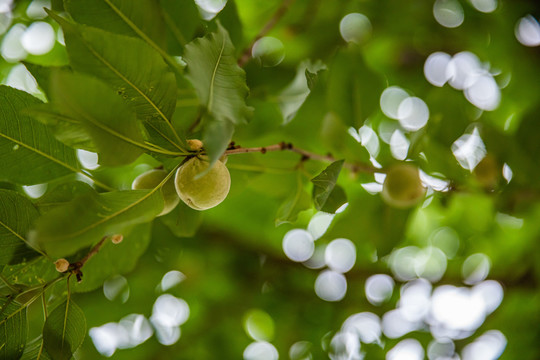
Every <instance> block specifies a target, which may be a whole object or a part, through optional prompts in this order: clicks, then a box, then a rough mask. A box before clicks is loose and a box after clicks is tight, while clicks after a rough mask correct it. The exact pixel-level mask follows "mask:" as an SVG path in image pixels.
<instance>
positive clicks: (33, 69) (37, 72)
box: [23, 61, 68, 97]
mask: <svg viewBox="0 0 540 360" xmlns="http://www.w3.org/2000/svg"><path fill="white" fill-rule="evenodd" d="M23 65H24V66H25V67H26V69H27V70H28V71H29V72H30V74H32V76H33V77H34V79H36V81H37V83H38V85H39V87H40V88H41V90H42V91H43V92H44V93H45V95H46V96H47V97H49V89H50V87H51V86H50V83H51V73H52V71H55V70H56V69H58V68H59V67H50V66H42V65H37V64H32V63H29V62H27V61H23ZM63 69H64V70H67V69H68V68H67V67H64V68H63Z"/></svg>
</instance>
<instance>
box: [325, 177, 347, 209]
mask: <svg viewBox="0 0 540 360" xmlns="http://www.w3.org/2000/svg"><path fill="white" fill-rule="evenodd" d="M346 202H347V194H345V190H343V188H342V187H341V186H339V185H337V184H336V186H334V189H333V190H332V192H331V193H330V196H328V199H326V202H325V203H324V206H323V207H322V208H321V209H320V210H321V211H324V212H327V213H331V214H333V213H335V212H336V210H337V209H339V208H340V207H341V206H342V205H344V204H345V203H346Z"/></svg>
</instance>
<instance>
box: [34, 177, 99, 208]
mask: <svg viewBox="0 0 540 360" xmlns="http://www.w3.org/2000/svg"><path fill="white" fill-rule="evenodd" d="M93 191H94V189H93V188H92V187H91V186H90V185H88V184H87V183H84V182H81V181H74V182H69V183H64V184H60V185H58V186H55V187H53V188H52V189H50V190H48V191H47V192H46V193H45V194H44V195H43V196H41V197H40V198H39V199H37V200H36V201H35V202H34V206H36V207H37V208H38V210H39V212H40V213H41V214H44V213H46V212H48V211H50V210H52V209H54V208H56V207H58V206H61V205H65V204H66V203H68V202H70V201H71V200H73V199H74V198H75V197H77V196H80V195H84V194H88V193H91V192H93Z"/></svg>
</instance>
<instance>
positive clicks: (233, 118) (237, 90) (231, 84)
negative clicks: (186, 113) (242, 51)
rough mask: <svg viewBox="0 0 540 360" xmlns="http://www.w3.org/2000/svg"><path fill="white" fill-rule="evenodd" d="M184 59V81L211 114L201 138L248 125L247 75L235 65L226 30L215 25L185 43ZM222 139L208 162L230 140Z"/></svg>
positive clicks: (216, 156) (231, 45) (212, 160)
mask: <svg viewBox="0 0 540 360" xmlns="http://www.w3.org/2000/svg"><path fill="white" fill-rule="evenodd" d="M184 60H185V61H186V63H187V65H188V66H187V70H186V78H187V79H188V80H190V81H191V83H192V84H193V87H194V88H195V91H196V92H197V95H198V97H199V100H200V102H201V104H202V106H204V108H205V111H206V113H207V115H210V116H207V117H206V118H205V123H206V124H205V125H204V129H203V138H205V137H206V138H208V137H209V136H208V135H206V133H213V134H212V135H211V137H215V135H216V131H220V130H219V129H227V133H231V135H232V132H231V130H232V129H231V124H234V125H239V124H244V123H247V122H248V117H249V116H250V115H251V111H252V110H251V108H249V107H248V106H247V105H246V98H247V96H248V92H249V89H248V87H247V85H246V74H245V72H244V70H242V69H241V68H240V67H239V66H238V65H237V61H236V57H235V49H234V46H233V44H232V42H231V39H230V38H229V34H228V33H227V30H225V29H224V28H223V27H222V26H221V25H220V24H218V29H217V32H215V33H211V34H208V35H207V36H205V37H204V38H199V39H195V40H194V41H192V42H191V43H189V44H187V45H186V48H185V54H184ZM225 138H226V136H222V137H221V139H220V140H221V141H220V146H219V147H217V149H213V151H212V153H211V154H210V160H211V162H214V161H216V160H217V159H218V158H219V156H221V154H218V151H217V150H218V149H221V148H223V144H224V143H225V142H227V143H228V140H230V138H229V139H227V141H224V139H225ZM208 144H210V143H207V142H205V145H208ZM223 150H224V149H223Z"/></svg>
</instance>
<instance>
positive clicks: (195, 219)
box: [160, 201, 203, 237]
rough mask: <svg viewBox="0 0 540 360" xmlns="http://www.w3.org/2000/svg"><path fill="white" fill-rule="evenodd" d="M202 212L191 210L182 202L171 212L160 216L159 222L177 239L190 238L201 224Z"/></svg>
mask: <svg viewBox="0 0 540 360" xmlns="http://www.w3.org/2000/svg"><path fill="white" fill-rule="evenodd" d="M202 216H203V214H202V212H201V211H197V210H193V209H192V208H190V207H189V206H187V205H186V204H185V203H184V202H183V201H180V204H178V206H177V207H176V208H174V210H173V211H171V212H170V213H168V214H167V215H164V216H161V217H160V219H161V221H162V222H163V223H164V224H165V225H166V226H167V227H168V228H169V230H171V232H172V233H173V234H174V235H175V236H178V237H192V236H194V235H195V234H196V233H197V230H198V229H199V226H200V225H201V223H202Z"/></svg>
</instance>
